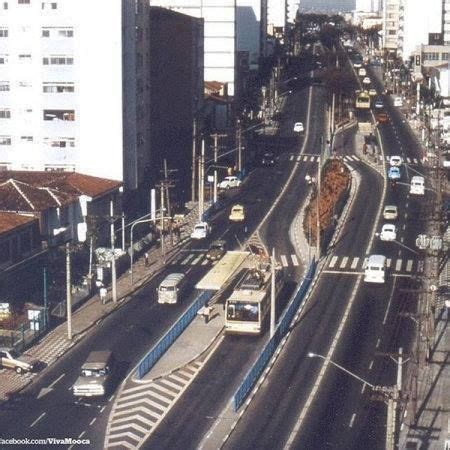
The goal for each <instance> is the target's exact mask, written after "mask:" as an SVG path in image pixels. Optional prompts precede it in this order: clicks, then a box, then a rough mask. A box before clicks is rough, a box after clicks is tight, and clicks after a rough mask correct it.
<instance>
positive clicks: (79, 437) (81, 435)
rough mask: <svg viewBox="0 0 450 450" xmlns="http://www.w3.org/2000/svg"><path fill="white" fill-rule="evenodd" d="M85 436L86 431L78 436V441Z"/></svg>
mask: <svg viewBox="0 0 450 450" xmlns="http://www.w3.org/2000/svg"><path fill="white" fill-rule="evenodd" d="M85 434H86V430H84V431H82V432H81V433H80V434H79V435H78V439H81V438H82V437H83V436H84V435H85Z"/></svg>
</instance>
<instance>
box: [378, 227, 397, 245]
mask: <svg viewBox="0 0 450 450" xmlns="http://www.w3.org/2000/svg"><path fill="white" fill-rule="evenodd" d="M380 239H381V240H382V241H395V240H396V239H397V228H396V227H395V225H393V224H392V223H385V224H384V225H383V227H382V228H381V233H380Z"/></svg>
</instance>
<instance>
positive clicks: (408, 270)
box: [406, 259, 413, 272]
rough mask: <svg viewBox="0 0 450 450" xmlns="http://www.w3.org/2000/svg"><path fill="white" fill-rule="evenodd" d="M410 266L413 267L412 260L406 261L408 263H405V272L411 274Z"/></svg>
mask: <svg viewBox="0 0 450 450" xmlns="http://www.w3.org/2000/svg"><path fill="white" fill-rule="evenodd" d="M412 266H413V260H412V259H408V262H407V263H406V271H407V272H411V270H412Z"/></svg>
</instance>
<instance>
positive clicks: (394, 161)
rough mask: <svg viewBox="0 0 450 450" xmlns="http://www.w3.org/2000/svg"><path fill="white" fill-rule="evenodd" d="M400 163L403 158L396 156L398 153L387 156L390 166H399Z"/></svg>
mask: <svg viewBox="0 0 450 450" xmlns="http://www.w3.org/2000/svg"><path fill="white" fill-rule="evenodd" d="M402 163H403V159H402V157H401V156H398V155H392V156H391V157H390V158H389V165H390V166H391V167H400V166H401V165H402Z"/></svg>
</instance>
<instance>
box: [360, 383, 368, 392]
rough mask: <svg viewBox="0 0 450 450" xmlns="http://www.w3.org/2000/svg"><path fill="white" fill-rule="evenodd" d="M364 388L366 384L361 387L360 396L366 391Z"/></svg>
mask: <svg viewBox="0 0 450 450" xmlns="http://www.w3.org/2000/svg"><path fill="white" fill-rule="evenodd" d="M366 386H367V384H366V383H364V384H363V387H362V388H361V394H364V391H365V390H366Z"/></svg>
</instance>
